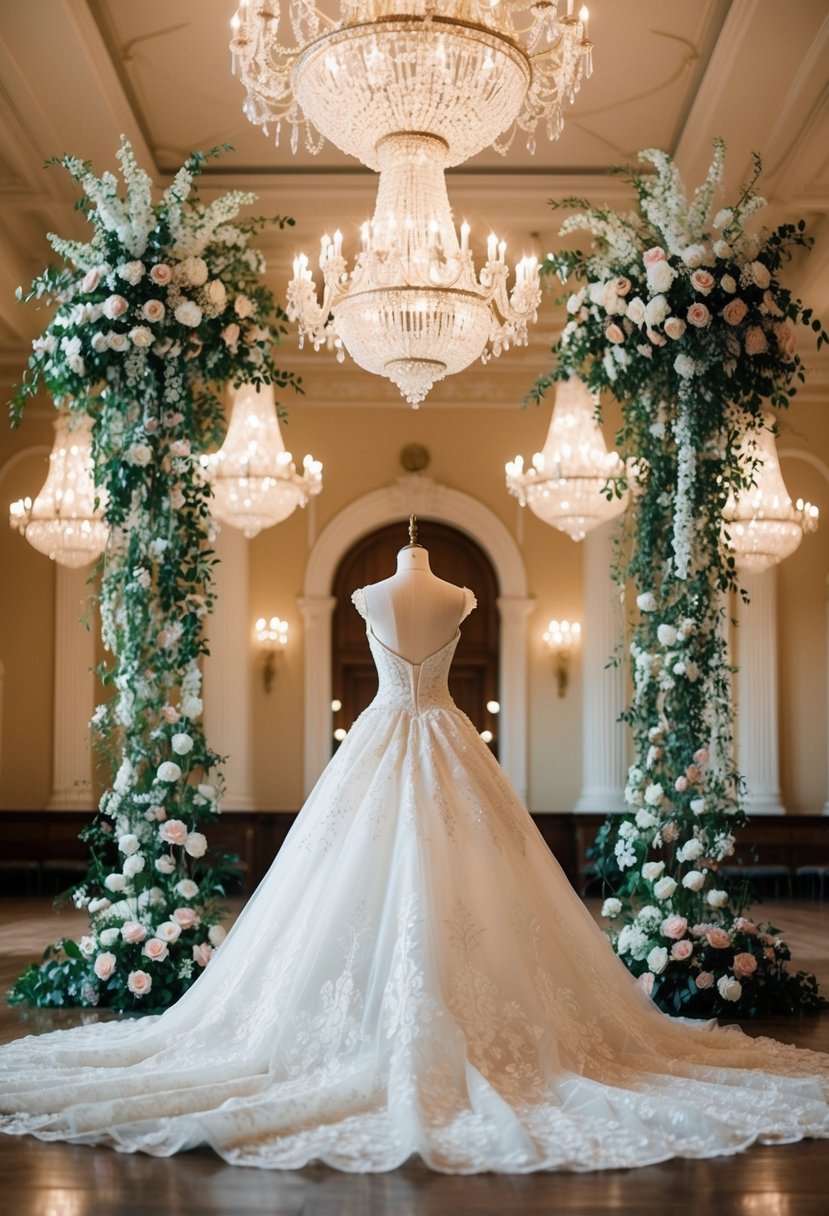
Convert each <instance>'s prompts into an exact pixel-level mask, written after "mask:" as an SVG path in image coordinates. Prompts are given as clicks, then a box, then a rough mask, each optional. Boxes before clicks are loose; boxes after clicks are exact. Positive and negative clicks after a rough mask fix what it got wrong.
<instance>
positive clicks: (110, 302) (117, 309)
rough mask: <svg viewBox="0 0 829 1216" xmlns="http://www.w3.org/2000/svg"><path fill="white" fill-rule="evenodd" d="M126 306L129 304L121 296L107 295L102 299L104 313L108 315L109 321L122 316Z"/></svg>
mask: <svg viewBox="0 0 829 1216" xmlns="http://www.w3.org/2000/svg"><path fill="white" fill-rule="evenodd" d="M128 308H129V304H128V303H127V301H126V300H125V299H124V297H123V296H109V297H108V298H107V299H106V300H105V301H104V315H105V316H107V317H109V319H110V321H114V320H115V319H116V318H117V317H123V315H124V313H125V312H126V311H127V309H128Z"/></svg>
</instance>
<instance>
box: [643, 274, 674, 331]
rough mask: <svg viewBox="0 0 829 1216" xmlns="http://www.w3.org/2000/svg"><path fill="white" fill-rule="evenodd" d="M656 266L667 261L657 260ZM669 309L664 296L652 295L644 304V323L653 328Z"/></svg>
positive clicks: (659, 322)
mask: <svg viewBox="0 0 829 1216" xmlns="http://www.w3.org/2000/svg"><path fill="white" fill-rule="evenodd" d="M656 265H657V266H667V262H657V263H656ZM670 311H671V309H670V307H669V305H668V301H667V300H666V299H665V297H664V296H654V297H653V299H652V300H649V301H648V303H647V304H646V305H645V324H646V325H648V326H649V327H650V328H651V329H653V328H654V327H655V326H657V325H661V324H662V322H663V321H664V320H665V318H666V317H667V315H668V313H669V312H670Z"/></svg>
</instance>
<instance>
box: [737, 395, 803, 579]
mask: <svg viewBox="0 0 829 1216" xmlns="http://www.w3.org/2000/svg"><path fill="white" fill-rule="evenodd" d="M763 418H764V426H763V427H762V428H761V429H759V430H753V431H751V432H750V433H749V434H747V435H746V437H745V438H744V440H743V445H742V446H743V451H744V453H745V456H746V458H747V459H748V460H753V461H755V462H756V467H755V469H754V485H752V486H749V487H748V488H747V489H744V490H741V491H740V493H739V494H738V495H737V496H736V498H735V496H734V494H733V493H731V494H730V495H729V498H728V501H727V503H726V505H725V510H724V512H723V514H724V517H725V521H726V532H727V533H728V536H729V543H730V546H731V548H732V549H733V550H734V558H735V561H736V563H737V567H738V569H740V570H745V571H747V572H748V573H750V574H758V573H760V571H762V570H768V569H769V567H771V566H774V565H776V564H777V563H778V562H782V561H783V560H784V559H785V558H787V557H790V556H791V554H792V553H794V551H795V549H797V547H798V545H799V544H800V542H801V540H802V539H803V535H804V533H806V532H814V531H815V530H816V529H817V526H818V515H819V512H818V509H817V507H815V506H813V505H812V504H811V503H809V502H804V501H803V499H802V498H798V500H797V503H796V504H793V503H792V500H791V498H790V497H789V494H788V491H787V489H786V486H785V484H784V482H783V474H782V473H781V471H780V464H779V461H778V459H777V448H776V445H775V442H774V429H773V428H774V423H775V420H774V415H773V414H771V413H768V412H767V413H765V414H764V416H763Z"/></svg>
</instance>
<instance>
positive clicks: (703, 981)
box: [694, 971, 714, 989]
mask: <svg viewBox="0 0 829 1216" xmlns="http://www.w3.org/2000/svg"><path fill="white" fill-rule="evenodd" d="M694 982H695V983H696V986H697V988H700V989H705V988H713V987H714V976H713V974H712V973H711V972H710V971H700V973H699V975H698V976H697V978H696V980H695V981H694Z"/></svg>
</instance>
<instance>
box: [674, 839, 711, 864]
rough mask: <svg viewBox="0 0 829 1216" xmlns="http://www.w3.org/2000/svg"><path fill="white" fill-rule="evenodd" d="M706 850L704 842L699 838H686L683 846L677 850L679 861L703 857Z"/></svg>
mask: <svg viewBox="0 0 829 1216" xmlns="http://www.w3.org/2000/svg"><path fill="white" fill-rule="evenodd" d="M704 852H705V850H704V849H703V847H702V842H701V841H699V840H696V839H694V840H686V841H685V844H684V845H683V846H682V848H681V849H680V850H679V851H678V852H677V859H678V860H679V861H696V859H697V858H698V857H702V855H703V853H704Z"/></svg>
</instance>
